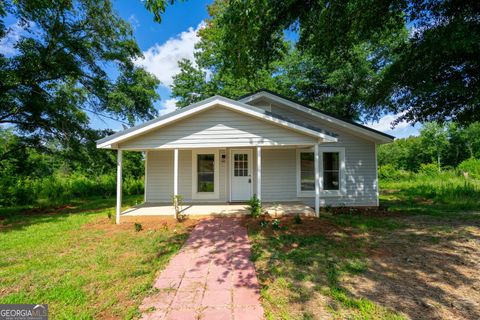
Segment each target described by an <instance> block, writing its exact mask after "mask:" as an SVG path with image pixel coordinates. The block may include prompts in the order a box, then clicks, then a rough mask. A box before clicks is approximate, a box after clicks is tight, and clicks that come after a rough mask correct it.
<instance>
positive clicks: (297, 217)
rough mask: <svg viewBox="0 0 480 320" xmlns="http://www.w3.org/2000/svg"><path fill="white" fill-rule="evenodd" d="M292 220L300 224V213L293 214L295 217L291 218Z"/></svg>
mask: <svg viewBox="0 0 480 320" xmlns="http://www.w3.org/2000/svg"><path fill="white" fill-rule="evenodd" d="M293 221H294V222H295V223H296V224H300V223H302V217H300V215H299V214H298V213H297V214H296V215H295V217H294V218H293Z"/></svg>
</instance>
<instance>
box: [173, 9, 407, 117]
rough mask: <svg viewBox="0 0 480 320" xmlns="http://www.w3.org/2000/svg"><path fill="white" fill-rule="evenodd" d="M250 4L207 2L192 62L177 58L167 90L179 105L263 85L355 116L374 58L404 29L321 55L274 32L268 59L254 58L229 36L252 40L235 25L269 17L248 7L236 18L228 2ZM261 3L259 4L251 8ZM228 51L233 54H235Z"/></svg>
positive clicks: (372, 76)
mask: <svg viewBox="0 0 480 320" xmlns="http://www.w3.org/2000/svg"><path fill="white" fill-rule="evenodd" d="M250 4H251V3H250ZM250 4H248V3H240V2H225V1H221V0H219V1H214V3H213V4H212V5H210V6H209V13H210V16H211V19H209V20H208V21H207V23H206V26H205V28H202V29H201V30H200V31H199V36H200V42H199V43H198V45H197V49H198V51H197V52H196V54H195V61H194V62H195V63H193V61H186V60H183V61H181V62H180V63H179V66H180V70H181V71H180V73H179V74H177V75H176V76H175V78H174V83H173V86H172V95H173V96H175V97H176V98H177V99H178V101H179V102H178V106H179V107H184V106H186V105H189V104H191V103H193V102H197V101H199V100H202V99H204V98H207V97H209V96H212V95H214V94H221V95H224V96H227V97H231V98H236V97H239V96H241V95H244V94H246V93H250V92H253V91H256V90H258V89H261V88H265V89H270V90H273V91H276V92H278V93H280V94H283V95H285V96H287V97H290V98H293V99H295V100H298V101H299V102H301V103H305V104H309V105H311V106H313V107H315V108H318V109H320V110H323V111H327V112H330V113H332V114H335V115H337V116H340V117H343V118H347V119H356V120H358V119H360V116H361V114H362V112H363V111H364V106H365V102H366V99H367V98H368V93H369V92H370V91H371V87H372V86H373V85H374V84H375V83H376V82H378V81H379V77H380V76H381V73H379V72H378V69H379V67H378V64H379V61H380V60H382V59H383V58H384V55H385V52H388V51H389V50H391V49H392V48H394V47H396V46H397V45H398V44H397V42H398V39H399V38H400V39H402V38H403V37H404V36H405V35H406V34H402V33H395V34H392V33H389V34H388V35H386V38H387V39H385V41H384V42H382V50H376V49H375V48H374V47H373V46H371V45H370V44H368V43H362V44H359V45H357V46H355V47H354V48H353V49H352V50H351V51H350V55H349V58H348V59H345V58H344V57H342V56H340V55H331V56H327V57H321V56H318V55H313V54H310V53H309V52H305V51H303V50H302V49H301V48H299V47H298V46H295V45H294V44H293V43H291V42H288V41H287V40H285V39H283V35H282V34H278V36H277V37H276V39H275V42H276V43H277V44H278V51H277V53H278V54H275V55H271V54H269V55H268V60H269V61H268V63H255V61H256V60H257V59H258V56H257V55H256V53H254V51H251V52H249V51H246V50H243V49H241V50H237V49H238V48H236V49H235V48H234V47H232V44H233V42H234V41H237V40H238V41H240V39H243V40H241V41H247V42H251V41H256V40H254V39H252V37H250V36H248V37H246V38H245V35H244V34H241V33H243V32H247V33H248V32H249V31H248V30H244V31H243V32H242V31H239V30H238V28H243V27H246V28H249V27H252V28H254V29H255V30H257V29H256V28H257V27H255V26H252V25H251V24H252V23H257V22H258V23H259V24H261V23H262V21H263V19H268V16H269V14H270V12H269V11H268V10H267V12H265V16H262V18H261V19H257V18H255V17H254V15H255V14H257V13H258V12H257V13H253V12H252V14H253V16H251V17H243V18H242V21H239V20H238V19H237V17H240V16H241V15H242V14H243V13H242V12H240V15H238V16H237V15H236V14H232V11H231V10H232V8H234V7H236V6H240V7H242V8H248V6H249V5H250ZM260 7H262V5H261V4H259V6H258V7H256V9H255V10H258V9H260ZM243 19H245V21H243ZM252 19H253V20H252ZM226 20H228V21H226ZM234 21H235V22H236V23H241V26H237V27H236V28H237V30H236V31H235V32H231V31H229V30H228V29H227V27H228V25H229V23H234ZM254 21H255V22H254ZM401 29H402V28H401ZM251 35H252V36H255V35H256V31H252V33H251ZM266 36H268V35H266ZM232 50H235V53H233V51H232ZM231 54H234V55H235V58H234V59H232V57H231V56H230V55H231ZM252 55H253V56H252ZM246 60H248V61H249V62H252V63H253V64H254V67H253V68H250V69H249V70H248V72H237V71H238V68H239V67H240V66H241V64H242V61H246ZM207 71H208V77H207Z"/></svg>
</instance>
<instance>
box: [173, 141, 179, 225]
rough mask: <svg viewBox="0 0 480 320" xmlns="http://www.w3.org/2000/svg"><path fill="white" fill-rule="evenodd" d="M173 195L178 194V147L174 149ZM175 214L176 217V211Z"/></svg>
mask: <svg viewBox="0 0 480 320" xmlns="http://www.w3.org/2000/svg"><path fill="white" fill-rule="evenodd" d="M173 196H174V197H176V196H178V149H174V150H173ZM175 201H176V200H175ZM173 216H174V217H176V213H175V212H173Z"/></svg>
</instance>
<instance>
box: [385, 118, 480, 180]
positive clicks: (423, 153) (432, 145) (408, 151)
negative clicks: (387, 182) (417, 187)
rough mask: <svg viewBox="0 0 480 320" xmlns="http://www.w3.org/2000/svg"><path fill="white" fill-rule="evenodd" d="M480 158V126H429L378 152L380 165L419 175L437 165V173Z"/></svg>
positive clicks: (447, 124)
mask: <svg viewBox="0 0 480 320" xmlns="http://www.w3.org/2000/svg"><path fill="white" fill-rule="evenodd" d="M470 158H474V159H480V123H479V122H474V123H472V124H470V125H468V126H460V125H458V124H457V123H453V122H452V123H446V124H438V123H435V122H430V123H426V124H425V125H424V126H423V128H422V129H421V130H420V134H419V135H418V136H412V137H409V138H402V139H396V140H395V141H394V142H393V143H390V144H385V145H381V146H380V147H379V149H378V164H379V166H386V165H389V166H391V167H392V168H394V169H398V170H408V171H414V172H418V171H419V170H420V169H421V167H422V165H427V164H434V165H435V166H436V168H437V170H438V171H441V170H447V169H452V168H456V167H457V166H458V165H460V164H461V163H462V162H463V161H465V160H467V159H470Z"/></svg>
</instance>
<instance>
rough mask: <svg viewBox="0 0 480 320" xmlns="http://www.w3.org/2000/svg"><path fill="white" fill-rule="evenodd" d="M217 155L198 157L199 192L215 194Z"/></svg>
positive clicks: (201, 155) (199, 155) (200, 155)
mask: <svg viewBox="0 0 480 320" xmlns="http://www.w3.org/2000/svg"><path fill="white" fill-rule="evenodd" d="M214 178H215V155H214V154H198V155H197V191H198V192H214V189H215V186H214Z"/></svg>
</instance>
